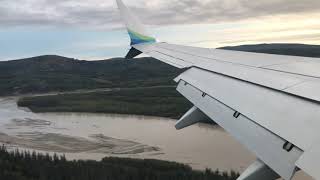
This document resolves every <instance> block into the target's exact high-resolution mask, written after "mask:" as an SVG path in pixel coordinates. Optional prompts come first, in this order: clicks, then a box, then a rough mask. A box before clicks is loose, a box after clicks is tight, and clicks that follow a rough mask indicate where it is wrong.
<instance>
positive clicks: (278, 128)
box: [176, 68, 320, 150]
mask: <svg viewBox="0 0 320 180" xmlns="http://www.w3.org/2000/svg"><path fill="white" fill-rule="evenodd" d="M181 79H184V80H185V81H186V82H187V83H190V84H193V85H194V86H196V87H199V88H200V89H201V90H202V91H204V92H205V93H207V94H208V95H210V96H212V97H215V98H216V99H217V100H219V101H220V102H224V103H226V104H228V106H230V107H231V108H232V109H235V110H237V111H239V112H241V113H242V114H244V115H245V116H246V117H248V118H250V119H252V120H254V121H255V122H256V123H257V124H259V125H261V126H262V127H264V128H266V129H268V130H270V131H272V132H273V133H275V134H277V135H279V136H280V137H282V138H284V139H286V140H288V141H290V142H291V143H293V144H295V145H296V146H298V147H299V148H301V149H303V150H304V149H307V148H309V147H310V146H311V145H312V143H313V142H314V140H315V139H314V138H316V137H318V124H319V122H318V117H320V106H319V105H318V104H316V103H314V102H310V101H307V100H305V99H301V98H298V97H295V96H291V95H288V94H286V93H282V92H278V91H274V90H272V89H269V88H265V87H261V86H258V85H255V84H251V83H248V82H244V81H241V80H238V79H234V78H230V77H227V76H223V75H220V74H216V73H212V72H208V71H205V70H202V69H198V68H191V69H189V70H187V71H185V72H184V73H182V74H181V75H180V76H179V77H178V78H176V81H180V80H181ZM297 128H299V136H297Z"/></svg>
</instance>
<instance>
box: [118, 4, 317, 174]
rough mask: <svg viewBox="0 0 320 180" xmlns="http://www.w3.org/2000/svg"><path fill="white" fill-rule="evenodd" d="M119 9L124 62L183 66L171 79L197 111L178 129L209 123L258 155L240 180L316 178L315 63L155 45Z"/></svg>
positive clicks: (160, 44)
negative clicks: (125, 40) (147, 59)
mask: <svg viewBox="0 0 320 180" xmlns="http://www.w3.org/2000/svg"><path fill="white" fill-rule="evenodd" d="M117 3H118V6H119V9H120V12H121V14H122V17H123V19H124V21H125V22H126V25H127V28H128V33H129V35H130V37H131V41H132V42H131V47H132V49H131V50H130V52H129V53H128V55H127V57H130V58H131V57H134V56H135V55H138V54H140V53H145V54H148V55H150V56H151V57H154V58H156V59H158V60H160V61H163V62H165V63H167V64H170V65H172V66H175V67H177V68H188V69H187V70H186V71H185V72H184V73H182V74H181V75H180V76H179V77H177V78H176V79H175V80H176V82H177V83H178V87H177V90H178V91H179V92H180V93H181V94H182V95H184V96H185V97H186V98H187V99H189V100H190V101H191V102H192V103H193V104H194V107H193V108H192V109H191V110H190V111H188V112H187V113H186V114H185V115H184V116H183V117H182V118H181V120H180V121H179V122H178V123H177V125H176V128H177V129H181V128H184V127H187V126H189V125H192V124H194V123H197V122H201V120H202V119H204V118H210V119H211V120H214V121H215V122H216V123H218V124H219V125H220V126H221V127H223V128H224V129H225V130H226V131H227V132H229V133H230V134H231V135H233V136H234V137H235V138H236V139H237V140H238V141H240V142H241V143H242V144H244V145H245V146H246V147H247V148H248V149H249V150H250V151H252V152H253V153H255V155H256V156H257V157H258V160H257V161H256V162H255V163H254V164H253V165H252V166H250V167H249V168H248V170H247V171H245V172H244V173H243V175H242V176H241V177H240V178H239V179H240V180H244V179H245V180H249V179H256V178H257V177H259V179H261V178H266V179H276V178H277V177H279V176H281V177H282V178H284V179H286V180H287V179H291V178H292V177H293V175H294V174H295V172H296V171H297V170H298V169H302V170H304V171H305V172H307V173H308V174H310V175H311V176H313V177H314V178H316V179H320V174H319V172H318V170H317V168H316V167H317V164H318V162H319V161H320V156H319V155H318V154H319V153H320V145H318V144H319V143H318V142H320V138H319V133H318V127H319V125H320V122H319V121H318V120H317V118H318V117H320V106H319V103H320V93H318V92H320V91H319V90H320V79H319V78H320V71H317V69H320V59H317V58H306V57H295V56H281V55H270V54H259V53H248V52H238V51H228V50H219V49H207V48H196V47H188V46H180V45H173V44H167V43H158V42H156V40H155V38H153V37H151V36H150V35H148V34H147V33H146V31H145V29H144V28H142V27H143V25H142V24H141V23H140V22H139V21H138V20H137V18H136V17H135V16H134V15H133V14H132V13H131V12H130V11H129V10H128V9H127V8H126V7H125V6H124V4H123V3H122V2H121V0H117ZM131 19H133V21H131ZM130 29H134V31H136V32H138V34H139V35H141V36H140V37H138V39H139V38H140V39H139V40H136V39H135V40H134V41H133V40H132V35H131V32H130ZM139 29H140V30H141V31H139ZM141 37H142V39H141ZM145 37H147V38H145ZM135 38H136V37H135ZM146 39H147V40H146ZM133 42H134V43H133ZM297 132H298V133H297Z"/></svg>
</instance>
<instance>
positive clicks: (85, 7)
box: [0, 0, 320, 29]
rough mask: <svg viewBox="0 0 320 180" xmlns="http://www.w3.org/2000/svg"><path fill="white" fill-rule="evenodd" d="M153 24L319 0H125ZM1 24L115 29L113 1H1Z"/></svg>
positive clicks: (291, 7) (238, 16) (221, 18)
mask: <svg viewBox="0 0 320 180" xmlns="http://www.w3.org/2000/svg"><path fill="white" fill-rule="evenodd" d="M124 1H125V3H126V4H129V5H130V6H131V7H132V8H133V10H134V11H135V12H137V13H138V14H139V15H140V17H143V18H144V21H146V22H147V23H148V24H152V25H172V24H195V23H196V24H198V23H217V22H232V21H238V20H245V19H255V18H258V17H262V16H276V15H286V14H299V13H312V12H317V11H318V12H319V11H320V1H319V0H303V1H302V0H124ZM0 26H1V27H3V28H4V27H16V26H53V27H66V26H72V27H74V26H75V27H79V28H89V29H90V28H92V29H101V28H102V29H114V28H118V27H120V26H121V22H120V17H119V14H118V11H117V9H116V6H115V2H114V0H90V1H89V0H14V1H13V0H0Z"/></svg>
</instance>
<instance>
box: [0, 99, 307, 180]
mask: <svg viewBox="0 0 320 180" xmlns="http://www.w3.org/2000/svg"><path fill="white" fill-rule="evenodd" d="M16 101H17V97H8V98H0V142H1V143H3V144H6V145H7V146H8V147H9V148H10V149H14V148H20V149H28V150H37V151H40V152H49V153H52V152H57V153H62V154H65V155H66V157H67V158H68V159H94V160H100V159H101V158H103V157H105V156H117V157H131V158H147V159H161V160H169V161H176V162H181V163H185V164H189V165H190V166H192V167H193V168H196V169H204V168H211V169H213V170H215V169H220V170H225V171H229V170H231V169H232V170H235V171H239V172H242V171H243V170H244V169H246V167H247V166H248V165H249V164H250V163H252V162H253V161H254V160H255V157H254V155H253V154H251V153H250V152H249V151H248V150H246V149H245V148H244V147H243V146H242V145H241V144H240V143H238V142H236V141H235V140H234V139H233V138H232V137H231V136H230V135H229V134H227V133H226V132H225V131H223V130H222V129H221V128H219V127H217V126H212V125H207V124H197V125H193V126H191V127H188V128H185V129H183V130H180V131H177V130H176V129H175V128H174V124H175V123H176V121H175V120H172V119H167V118H159V117H146V116H135V115H111V114H94V113H39V114H35V113H32V112H30V111H29V110H28V109H21V108H18V107H17V105H16ZM295 179H296V180H298V179H299V180H302V179H304V180H307V179H310V178H309V177H306V175H304V174H303V173H299V174H298V175H297V176H296V177H295Z"/></svg>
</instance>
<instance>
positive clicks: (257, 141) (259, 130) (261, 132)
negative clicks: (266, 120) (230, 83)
mask: <svg viewBox="0 0 320 180" xmlns="http://www.w3.org/2000/svg"><path fill="white" fill-rule="evenodd" d="M200 89H202V87H199V86H198V84H197V85H195V86H194V84H192V83H189V82H188V83H185V81H184V80H183V79H181V80H180V83H179V85H178V88H177V90H178V91H179V92H180V93H181V94H182V95H184V96H185V97H186V98H187V99H189V100H190V101H191V102H192V103H193V104H194V105H195V106H196V107H198V108H199V109H200V110H201V111H202V112H204V113H205V114H206V115H207V116H209V117H210V118H211V119H212V120H214V121H215V122H216V123H218V124H219V125H220V126H221V127H223V128H224V129H225V130H226V131H228V132H229V133H230V134H231V135H233V136H234V137H235V138H236V139H238V140H239V141H240V142H241V143H242V144H244V145H245V146H246V147H247V148H248V149H249V150H251V151H252V152H254V153H255V154H256V155H257V156H258V157H259V158H260V159H261V160H262V161H264V162H265V163H266V164H267V165H268V166H269V167H270V168H271V169H273V170H274V171H275V172H277V173H278V174H279V175H281V176H282V177H283V178H285V179H291V178H292V176H293V174H294V173H295V171H296V165H295V162H296V161H297V159H298V158H299V157H300V156H301V154H302V151H301V150H300V149H298V148H296V147H295V148H293V149H292V150H291V151H290V152H287V151H285V150H284V149H283V144H284V143H285V142H286V140H284V139H283V138H281V137H279V136H277V135H276V134H274V133H272V132H270V131H268V130H267V129H265V128H263V127H262V126H260V125H259V124H257V123H255V122H254V121H252V120H250V119H249V118H248V117H246V116H245V115H243V114H241V112H240V114H238V115H235V114H236V113H235V112H237V110H235V109H232V108H230V106H228V105H226V104H224V102H221V101H219V100H217V99H215V97H212V96H209V94H208V95H205V96H204V95H203V91H202V90H200ZM234 98H235V99H236V97H234Z"/></svg>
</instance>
